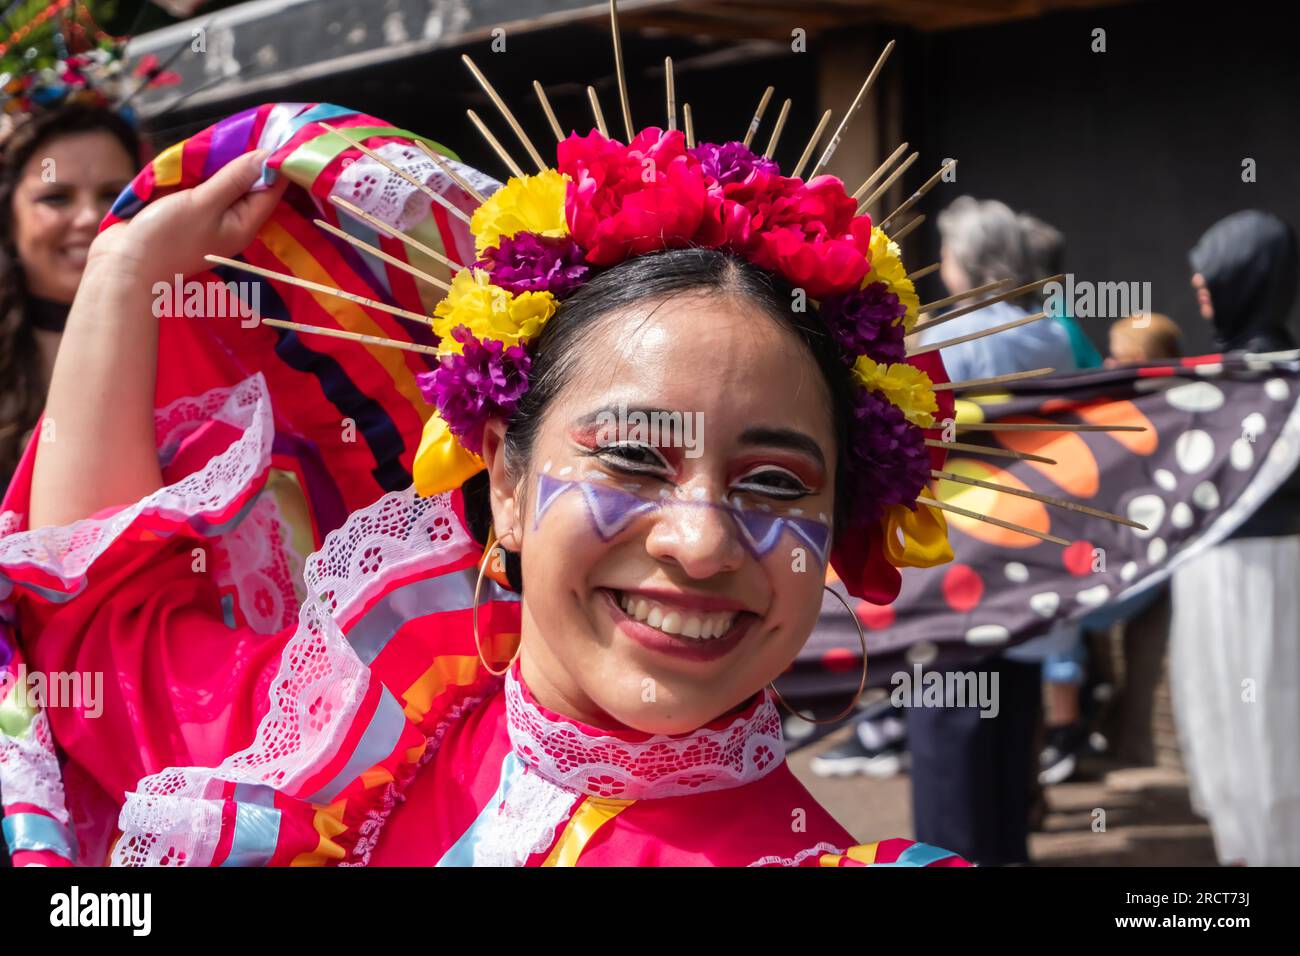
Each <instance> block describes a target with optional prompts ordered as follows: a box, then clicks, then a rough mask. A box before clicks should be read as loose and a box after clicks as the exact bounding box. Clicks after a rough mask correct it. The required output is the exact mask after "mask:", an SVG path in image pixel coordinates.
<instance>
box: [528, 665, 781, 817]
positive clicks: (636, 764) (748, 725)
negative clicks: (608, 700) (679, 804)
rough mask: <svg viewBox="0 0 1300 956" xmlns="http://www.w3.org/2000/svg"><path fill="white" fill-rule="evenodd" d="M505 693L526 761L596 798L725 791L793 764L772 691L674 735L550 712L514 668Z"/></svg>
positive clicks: (542, 773)
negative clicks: (601, 725) (607, 727)
mask: <svg viewBox="0 0 1300 956" xmlns="http://www.w3.org/2000/svg"><path fill="white" fill-rule="evenodd" d="M505 693H506V719H507V723H508V725H509V728H510V743H511V745H512V746H513V747H514V752H515V754H516V755H517V756H518V757H519V759H520V760H521V761H523V762H524V763H525V764H526V765H527V766H528V767H530V768H531V769H532V770H534V771H536V772H537V773H538V774H539V775H540V776H542V777H544V778H546V779H547V780H549V781H551V782H552V783H555V784H558V785H560V786H562V787H566V788H568V789H570V790H576V791H577V792H579V793H584V794H587V795H588V796H593V797H613V798H617V799H622V800H647V799H654V798H658V797H680V796H686V795H688V794H692V793H707V792H708V791H710V790H725V789H728V788H730V787H739V786H742V785H744V784H747V783H752V782H753V781H755V780H759V779H761V778H763V777H765V776H767V774H769V773H771V772H772V771H773V770H775V769H776V768H777V767H778V766H780V764H781V762H782V761H783V760H784V759H785V742H784V740H783V739H782V737H781V715H780V713H779V712H778V711H777V709H776V704H775V703H774V702H773V700H772V696H771V694H770V693H769V692H768V691H767V690H766V689H765V690H764V691H763V693H762V695H761V696H760V697H759V699H758V700H757V701H755V702H754V703H753V704H751V705H750V706H749V707H748V708H747V709H746V710H745V711H744V712H743V713H741V714H738V715H736V716H735V717H733V718H729V719H727V718H724V719H723V720H722V721H715V722H714V723H712V724H708V725H705V726H704V727H701V728H700V729H699V730H695V731H692V732H690V733H688V734H678V735H673V736H669V735H666V734H660V735H656V736H648V735H646V734H637V733H634V732H630V731H629V732H611V731H601V730H597V729H595V728H593V727H587V726H585V725H583V724H580V723H577V722H576V721H572V720H569V719H568V718H565V717H561V716H559V715H558V714H554V713H551V712H550V711H546V710H544V709H543V708H542V707H540V706H539V705H538V704H537V703H536V702H534V701H533V700H532V697H531V695H529V693H528V691H527V689H526V688H524V686H523V684H522V683H521V682H520V681H519V680H518V679H517V677H516V676H515V670H514V669H512V670H511V671H510V672H509V673H508V674H507V675H506V684H505Z"/></svg>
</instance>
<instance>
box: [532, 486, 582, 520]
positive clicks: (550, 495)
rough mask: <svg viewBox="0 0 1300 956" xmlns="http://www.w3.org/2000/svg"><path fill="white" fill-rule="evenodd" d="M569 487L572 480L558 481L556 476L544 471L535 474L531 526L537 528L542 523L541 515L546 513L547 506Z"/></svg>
mask: <svg viewBox="0 0 1300 956" xmlns="http://www.w3.org/2000/svg"><path fill="white" fill-rule="evenodd" d="M571 487H573V482H571V481H560V480H559V479H558V478H552V477H551V476H550V475H548V474H545V473H539V474H538V476H537V507H536V508H535V509H534V510H533V528H534V530H535V529H536V528H537V526H538V525H539V524H541V523H542V515H544V514H546V511H547V509H548V508H550V507H551V505H552V504H554V503H555V499H556V498H558V497H560V495H562V494H564V493H565V492H566V491H568V490H569V489H570V488H571Z"/></svg>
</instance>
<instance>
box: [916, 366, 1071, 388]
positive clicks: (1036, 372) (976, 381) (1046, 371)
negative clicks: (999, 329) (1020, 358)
mask: <svg viewBox="0 0 1300 956" xmlns="http://www.w3.org/2000/svg"><path fill="white" fill-rule="evenodd" d="M1055 371H1056V369H1054V368H1036V369H1033V370H1031V371H1028V372H1008V373H1007V374H1005V375H991V376H989V377H988V378H968V379H965V380H964V381H961V382H936V383H935V384H934V385H932V386H930V388H931V390H932V391H936V392H947V391H963V392H964V391H968V390H970V389H974V388H987V387H988V386H990V385H1002V384H1004V383H1006V382H1019V381H1021V380H1022V379H1026V378H1038V377H1039V376H1041V375H1051V374H1052V373H1053V372H1055Z"/></svg>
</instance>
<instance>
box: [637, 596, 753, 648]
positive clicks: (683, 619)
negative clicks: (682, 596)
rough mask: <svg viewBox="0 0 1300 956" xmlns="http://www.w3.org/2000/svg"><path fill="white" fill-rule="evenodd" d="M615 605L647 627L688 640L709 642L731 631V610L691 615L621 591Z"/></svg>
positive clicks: (734, 619) (733, 616)
mask: <svg viewBox="0 0 1300 956" xmlns="http://www.w3.org/2000/svg"><path fill="white" fill-rule="evenodd" d="M619 605H620V606H621V607H622V608H623V611H624V613H625V614H627V616H628V617H630V618H632V619H633V620H636V621H643V622H645V623H646V624H647V625H649V626H650V627H653V628H656V629H658V630H660V631H663V632H664V633H665V634H672V635H675V636H680V637H684V638H689V639H690V640H696V641H711V640H714V639H715V638H719V637H721V636H722V635H724V634H726V633H727V632H728V631H730V630H731V625H732V624H734V623H735V621H736V614H735V612H734V611H719V612H717V613H714V614H691V613H689V612H685V611H680V610H673V609H672V608H671V607H664V606H661V605H659V604H656V603H655V602H653V601H648V600H646V599H645V598H638V597H635V596H633V595H631V594H624V595H622V596H621V597H620V598H619Z"/></svg>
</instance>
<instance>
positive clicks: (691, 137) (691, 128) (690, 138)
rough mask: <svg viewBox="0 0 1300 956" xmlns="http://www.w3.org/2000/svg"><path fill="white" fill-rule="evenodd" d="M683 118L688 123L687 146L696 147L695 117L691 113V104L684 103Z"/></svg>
mask: <svg viewBox="0 0 1300 956" xmlns="http://www.w3.org/2000/svg"><path fill="white" fill-rule="evenodd" d="M682 120H683V121H684V122H685V123H686V147H687V148H688V149H694V148H695V118H694V117H693V116H692V115H691V104H690V103H683V104H682Z"/></svg>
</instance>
